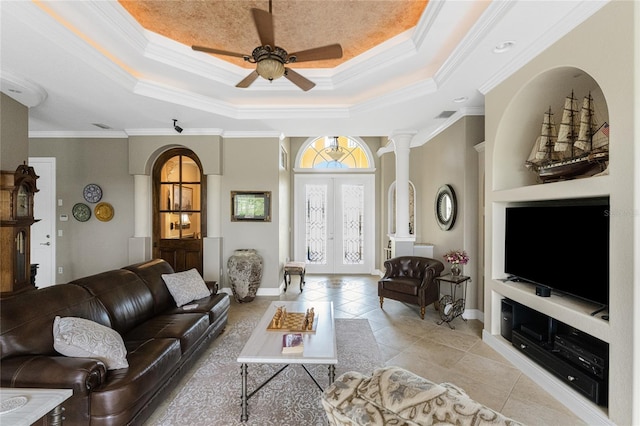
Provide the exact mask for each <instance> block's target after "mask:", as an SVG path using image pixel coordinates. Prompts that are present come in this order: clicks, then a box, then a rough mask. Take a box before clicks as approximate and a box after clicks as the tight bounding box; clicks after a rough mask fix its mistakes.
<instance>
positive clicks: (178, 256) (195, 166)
mask: <svg viewBox="0 0 640 426" xmlns="http://www.w3.org/2000/svg"><path fill="white" fill-rule="evenodd" d="M153 181H154V192H153V194H154V218H153V229H154V232H153V255H154V257H155V258H160V259H164V260H166V261H167V262H169V264H170V265H171V266H172V267H173V269H174V271H176V272H179V271H186V270H189V269H192V268H196V269H197V270H198V272H200V274H201V275H202V274H203V266H202V255H203V244H202V238H203V237H204V236H206V223H205V219H206V214H205V208H206V207H205V206H206V200H205V194H206V191H205V188H204V181H203V179H202V166H201V165H200V161H199V159H198V157H197V156H196V155H195V154H194V153H193V152H192V151H190V150H188V149H184V148H176V149H172V150H170V151H167V152H165V153H164V154H162V155H161V156H160V157H159V158H158V160H157V161H156V165H155V166H154V175H153Z"/></svg>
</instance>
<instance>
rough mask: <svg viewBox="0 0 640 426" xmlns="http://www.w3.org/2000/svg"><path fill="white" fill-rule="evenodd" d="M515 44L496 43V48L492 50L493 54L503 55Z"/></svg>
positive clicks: (512, 42) (509, 42) (506, 42)
mask: <svg viewBox="0 0 640 426" xmlns="http://www.w3.org/2000/svg"><path fill="white" fill-rule="evenodd" d="M515 44H516V42H515V41H503V42H502V43H498V44H497V45H496V47H494V48H493V53H504V52H506V51H508V50H510V49H511V48H512V47H513V46H514V45H515Z"/></svg>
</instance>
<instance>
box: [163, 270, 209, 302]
mask: <svg viewBox="0 0 640 426" xmlns="http://www.w3.org/2000/svg"><path fill="white" fill-rule="evenodd" d="M162 279H163V280H164V283H165V284H166V285H167V288H168V289H169V293H171V296H173V300H175V301H176V305H177V306H178V307H180V306H182V305H186V304H187V303H189V302H191V301H193V300H197V299H202V298H203V297H208V296H209V295H210V294H211V291H209V287H207V285H206V284H205V283H204V280H203V279H202V277H201V276H200V273H199V272H198V270H197V269H195V268H193V269H189V270H188V271H184V272H176V273H175V274H162Z"/></svg>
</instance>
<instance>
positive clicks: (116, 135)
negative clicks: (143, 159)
mask: <svg viewBox="0 0 640 426" xmlns="http://www.w3.org/2000/svg"><path fill="white" fill-rule="evenodd" d="M127 137H128V135H127V132H125V131H123V130H95V131H93V130H92V131H87V132H70V131H66V130H62V131H51V132H49V131H46V132H38V131H29V138H30V139H123V138H124V139H126V138H127Z"/></svg>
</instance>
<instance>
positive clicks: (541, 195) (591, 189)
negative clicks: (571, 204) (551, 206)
mask: <svg viewBox="0 0 640 426" xmlns="http://www.w3.org/2000/svg"><path fill="white" fill-rule="evenodd" d="M610 192H611V179H610V177H609V176H608V175H604V176H592V177H589V178H584V179H576V180H566V181H561V182H552V183H546V184H544V185H531V186H525V187H519V188H511V189H503V190H501V191H494V192H493V196H492V200H493V202H505V203H506V202H522V201H545V200H554V199H567V198H590V197H605V196H608V195H609V194H610Z"/></svg>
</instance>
